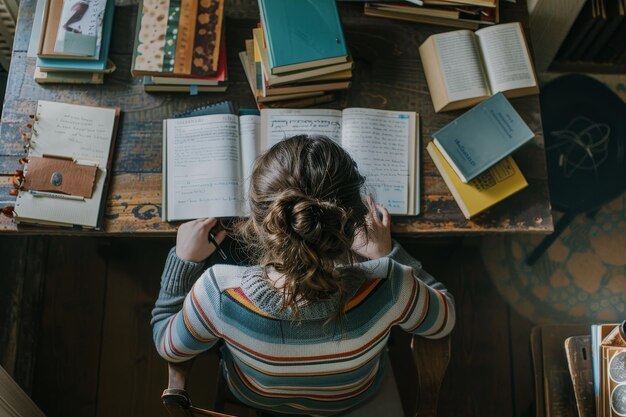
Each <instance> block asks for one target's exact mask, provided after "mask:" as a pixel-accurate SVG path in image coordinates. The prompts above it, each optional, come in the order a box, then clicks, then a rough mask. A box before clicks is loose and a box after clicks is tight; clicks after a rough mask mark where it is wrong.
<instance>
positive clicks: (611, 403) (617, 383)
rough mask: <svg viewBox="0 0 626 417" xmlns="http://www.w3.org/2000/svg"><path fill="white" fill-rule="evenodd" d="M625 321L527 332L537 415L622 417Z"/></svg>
mask: <svg viewBox="0 0 626 417" xmlns="http://www.w3.org/2000/svg"><path fill="white" fill-rule="evenodd" d="M624 325H625V323H624V322H622V323H621V324H616V323H615V324H598V325H592V326H591V331H589V327H587V326H583V325H551V326H543V327H536V328H534V329H533V330H532V333H531V351H532V357H533V367H534V371H535V385H536V387H535V388H536V399H537V415H538V416H557V415H559V416H561V415H572V416H576V415H578V416H580V417H592V416H597V417H623V416H624V415H626V333H625V331H624Z"/></svg>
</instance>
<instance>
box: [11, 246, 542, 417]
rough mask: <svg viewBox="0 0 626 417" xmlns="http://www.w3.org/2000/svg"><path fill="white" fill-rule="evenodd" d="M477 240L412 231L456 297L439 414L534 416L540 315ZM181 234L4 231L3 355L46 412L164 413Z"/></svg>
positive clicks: (203, 385)
mask: <svg viewBox="0 0 626 417" xmlns="http://www.w3.org/2000/svg"><path fill="white" fill-rule="evenodd" d="M476 243H477V242H476V241H462V240H447V241H440V240H425V239H422V240H415V241H411V240H405V241H403V244H404V245H405V247H406V248H407V249H409V251H410V252H411V253H412V254H413V255H414V256H415V257H416V258H418V259H420V260H421V261H422V262H423V265H424V268H425V269H426V270H428V271H429V272H431V273H432V274H433V275H435V276H436V277H437V278H438V279H439V280H441V281H442V282H444V283H445V284H446V285H447V286H448V288H449V289H450V290H451V292H452V294H454V296H455V299H456V306H457V326H456V328H455V330H454V332H453V335H452V359H451V363H450V366H449V368H448V373H447V375H446V379H445V381H444V384H443V387H442V392H441V399H440V405H439V415H440V416H454V417H457V416H531V415H534V404H533V398H534V394H533V392H534V391H533V386H532V378H531V372H532V371H531V362H530V351H529V343H528V340H529V334H530V328H531V326H532V325H531V323H529V322H528V321H526V320H525V319H523V318H522V317H520V316H519V315H517V314H516V313H515V312H514V311H513V310H512V309H511V308H510V307H509V306H508V305H507V304H506V303H505V301H504V300H503V299H502V298H501V297H500V296H499V294H498V293H497V292H496V289H495V287H494V286H493V284H492V283H491V281H490V279H489V277H488V276H487V275H486V272H485V269H484V267H483V266H482V264H481V261H480V257H479V254H478V247H477V246H476ZM172 244H173V239H158V240H154V239H150V240H143V239H139V238H137V239H103V238H71V237H67V238H59V237H23V236H19V237H10V236H2V237H0V262H1V264H2V267H1V269H0V271H2V272H1V273H0V288H2V290H1V291H0V363H2V365H3V366H4V367H5V368H6V369H8V370H9V371H10V372H11V373H12V374H13V375H14V376H15V379H16V380H17V381H18V382H19V383H20V384H21V385H22V386H23V387H24V388H25V389H26V390H27V392H30V393H31V395H32V397H33V399H34V400H35V402H36V403H37V404H38V405H39V406H40V408H41V409H42V410H43V411H44V412H45V413H46V415H47V416H49V417H55V416H63V417H72V416H81V417H84V416H163V415H165V412H164V410H163V409H162V406H161V404H160V401H159V396H160V393H161V391H162V390H163V388H164V387H165V383H166V365H165V363H164V362H163V361H162V360H161V359H160V357H159V356H158V355H157V354H156V351H155V349H154V347H153V344H152V338H151V331H150V323H149V321H150V311H151V309H152V306H153V303H154V300H155V299H156V296H157V293H158V289H159V279H160V273H161V269H162V267H163V264H164V262H165V257H166V254H167V252H168V250H169V249H170V246H171V245H172ZM403 341H404V339H403V337H402V336H401V335H398V336H396V337H395V339H394V343H402V342H403ZM215 369H216V368H215V360H214V357H213V356H210V355H209V356H207V357H204V358H202V359H201V360H199V361H198V362H197V363H196V364H195V365H194V375H193V376H192V382H191V385H192V388H193V390H192V391H193V392H192V393H191V394H192V398H194V399H195V401H196V402H198V403H200V405H202V403H203V402H205V401H200V400H201V399H205V398H208V397H209V396H210V394H209V392H210V389H209V387H208V385H209V381H210V380H211V379H212V378H211V376H212V375H211V374H214V373H215Z"/></svg>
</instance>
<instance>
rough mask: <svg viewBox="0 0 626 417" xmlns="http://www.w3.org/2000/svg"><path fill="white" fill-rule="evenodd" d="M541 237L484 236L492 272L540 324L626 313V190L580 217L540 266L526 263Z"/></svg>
mask: <svg viewBox="0 0 626 417" xmlns="http://www.w3.org/2000/svg"><path fill="white" fill-rule="evenodd" d="M557 219H558V214H556V216H555V221H556V220H557ZM542 238H543V237H542V236H537V235H511V236H493V237H487V238H484V239H483V241H482V244H481V254H482V258H483V261H484V263H485V266H486V267H487V271H488V272H489V275H490V277H491V279H492V280H493V282H494V284H495V286H496V287H497V288H498V291H499V292H500V293H501V294H502V296H503V297H504V298H505V299H506V300H507V301H508V302H509V303H510V304H511V306H512V307H513V308H514V309H515V310H516V311H518V312H519V313H520V314H521V315H523V316H524V317H526V318H528V319H529V320H531V321H532V322H534V323H537V324H548V323H596V322H605V321H611V322H614V321H621V320H623V319H624V318H626V195H624V196H622V197H620V198H618V199H616V200H614V201H613V202H611V203H609V204H607V205H606V206H604V207H603V208H602V209H601V210H600V211H599V212H598V213H597V214H596V216H595V217H594V218H593V219H590V218H588V217H586V216H584V215H581V216H578V217H576V219H575V220H574V221H573V222H572V223H571V224H570V226H569V227H568V228H567V229H566V230H565V231H564V232H563V234H561V236H560V237H559V238H558V239H557V240H556V241H555V242H554V243H553V244H552V246H551V247H550V248H549V249H548V251H547V252H546V253H544V254H543V256H542V257H541V258H540V259H539V260H538V261H537V263H535V265H533V266H528V265H526V263H525V262H524V260H525V259H526V257H527V256H528V255H529V254H530V252H532V250H533V249H534V248H535V247H536V246H537V245H538V244H539V242H540V241H541V240H542Z"/></svg>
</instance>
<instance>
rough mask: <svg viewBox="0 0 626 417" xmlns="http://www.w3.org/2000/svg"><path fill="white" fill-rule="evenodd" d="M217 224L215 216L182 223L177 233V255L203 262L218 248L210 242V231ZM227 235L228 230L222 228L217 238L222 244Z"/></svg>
mask: <svg viewBox="0 0 626 417" xmlns="http://www.w3.org/2000/svg"><path fill="white" fill-rule="evenodd" d="M215 226H217V219H216V218H215V217H209V218H206V219H198V220H192V221H190V222H187V223H183V224H182V225H180V227H179V228H178V233H177V234H176V256H178V257H179V258H180V259H182V260H185V261H191V262H202V261H204V260H205V259H206V258H208V257H209V256H211V254H213V252H215V249H216V248H215V245H214V244H212V243H211V242H209V232H210V231H211V230H212V229H213V228H214V227H215ZM225 237H226V232H225V231H224V230H221V231H219V232H218V233H217V234H216V235H215V240H216V241H217V243H218V244H220V243H222V242H223V241H224V238H225Z"/></svg>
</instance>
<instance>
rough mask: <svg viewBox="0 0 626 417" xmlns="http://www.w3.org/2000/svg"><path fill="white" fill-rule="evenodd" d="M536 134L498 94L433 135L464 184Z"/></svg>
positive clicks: (502, 95)
mask: <svg viewBox="0 0 626 417" xmlns="http://www.w3.org/2000/svg"><path fill="white" fill-rule="evenodd" d="M534 136H535V135H534V134H533V132H532V130H530V128H529V127H528V125H526V123H524V120H522V118H521V117H520V115H519V114H518V113H517V112H516V111H515V109H514V108H513V106H512V105H511V103H509V101H508V100H507V99H506V97H505V96H504V94H502V93H498V94H496V95H494V96H493V97H491V98H489V99H487V100H485V101H483V102H482V103H480V104H478V105H477V106H475V107H474V108H472V109H471V110H469V111H468V112H466V113H464V114H463V115H461V116H460V117H458V118H457V119H456V120H454V121H453V122H452V123H450V124H448V125H447V126H445V127H443V128H442V129H440V130H438V131H437V132H435V133H434V134H433V138H434V140H433V142H434V143H435V145H437V148H438V149H439V150H440V151H441V153H442V154H443V156H444V157H445V158H446V160H447V161H448V162H449V163H450V165H451V166H452V168H454V171H455V172H456V173H457V175H458V176H459V178H461V180H462V181H463V182H469V181H471V180H472V179H474V178H476V176H478V175H479V174H480V173H482V172H484V171H486V170H487V169H489V167H491V166H492V165H494V164H495V163H496V162H498V161H500V160H501V159H503V158H504V157H506V156H507V155H509V154H511V153H512V152H513V151H515V150H516V149H517V148H519V147H520V146H522V145H523V144H524V143H526V142H528V141H529V140H530V139H532V138H533V137H534Z"/></svg>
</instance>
